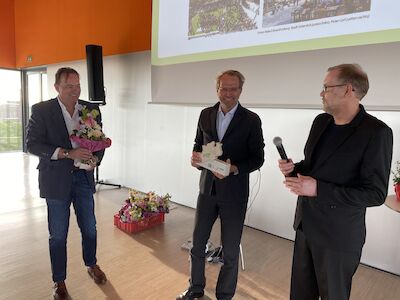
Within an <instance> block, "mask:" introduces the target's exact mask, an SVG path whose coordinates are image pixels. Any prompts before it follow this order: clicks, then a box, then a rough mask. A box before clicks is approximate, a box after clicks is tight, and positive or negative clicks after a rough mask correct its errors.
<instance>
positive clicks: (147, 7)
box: [15, 0, 152, 67]
mask: <svg viewBox="0 0 400 300" xmlns="http://www.w3.org/2000/svg"><path fill="white" fill-rule="evenodd" d="M151 3H152V1H151V0H114V1H110V0H70V1H58V0H15V32H16V37H15V39H16V65H17V66H18V67H32V66H39V65H47V64H52V63H60V62H63V61H71V60H78V59H84V58H85V56H86V54H85V45H87V44H96V45H101V46H103V55H115V54H123V53H130V52H136V51H144V50H150V41H151ZM28 56H30V57H31V58H32V61H28V59H27V58H28Z"/></svg>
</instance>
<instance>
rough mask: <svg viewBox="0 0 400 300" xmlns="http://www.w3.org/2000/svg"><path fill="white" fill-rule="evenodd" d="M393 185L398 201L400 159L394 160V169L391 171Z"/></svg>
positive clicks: (399, 197) (399, 195)
mask: <svg viewBox="0 0 400 300" xmlns="http://www.w3.org/2000/svg"><path fill="white" fill-rule="evenodd" d="M392 174H393V185H394V191H395V193H396V197H397V200H398V201H400V161H396V170H395V171H392Z"/></svg>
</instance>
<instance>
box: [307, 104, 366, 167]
mask: <svg viewBox="0 0 400 300" xmlns="http://www.w3.org/2000/svg"><path fill="white" fill-rule="evenodd" d="M364 115H365V110H364V108H363V106H362V105H360V112H359V113H358V114H357V115H356V116H355V117H354V119H353V120H352V121H351V122H350V124H349V126H348V128H346V131H345V132H344V133H343V135H342V136H341V138H340V139H339V140H338V141H337V143H336V144H335V145H333V146H332V148H331V149H329V151H327V152H325V153H323V154H322V155H321V158H320V159H319V163H318V164H317V165H315V166H314V167H313V169H317V168H318V167H319V166H321V165H322V164H323V163H325V161H326V160H328V159H329V158H330V157H331V156H332V155H334V154H335V152H336V151H337V150H338V149H339V148H340V147H341V146H342V145H343V144H344V143H345V142H346V141H347V140H348V139H349V138H350V137H351V136H352V135H353V134H354V132H355V131H356V128H357V126H358V125H359V124H360V122H361V120H362V119H363V117H364ZM331 122H333V118H329V119H327V120H326V121H325V123H323V124H322V125H321V127H320V128H321V129H320V130H317V132H319V134H318V135H317V138H316V139H315V141H314V143H313V144H312V149H311V159H313V158H312V154H313V151H314V149H315V146H316V145H317V144H318V141H319V139H320V138H321V136H322V134H323V133H324V132H325V130H326V128H327V127H328V125H329V124H331Z"/></svg>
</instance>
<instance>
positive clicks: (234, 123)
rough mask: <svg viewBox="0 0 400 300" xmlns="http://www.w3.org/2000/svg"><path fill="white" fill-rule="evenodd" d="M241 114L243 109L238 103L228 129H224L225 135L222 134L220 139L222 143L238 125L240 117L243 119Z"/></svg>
mask: <svg viewBox="0 0 400 300" xmlns="http://www.w3.org/2000/svg"><path fill="white" fill-rule="evenodd" d="M243 113H244V109H243V107H242V106H241V105H240V103H239V104H238V108H237V110H236V112H235V114H234V115H233V118H232V120H231V122H230V123H229V126H228V128H227V129H226V132H225V134H224V137H223V138H222V141H223V140H224V139H226V138H227V137H228V136H229V134H230V133H231V132H232V130H233V129H234V128H235V127H236V126H238V125H239V124H240V120H241V119H242V117H243ZM222 141H221V142H222Z"/></svg>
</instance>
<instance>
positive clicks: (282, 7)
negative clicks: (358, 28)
mask: <svg viewBox="0 0 400 300" xmlns="http://www.w3.org/2000/svg"><path fill="white" fill-rule="evenodd" d="M370 9H371V0H265V2H264V13H263V15H264V18H263V27H272V26H278V25H284V24H290V23H296V22H303V21H308V20H315V19H323V18H329V17H335V16H341V15H347V14H353V13H358V12H363V11H369V10H370Z"/></svg>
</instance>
